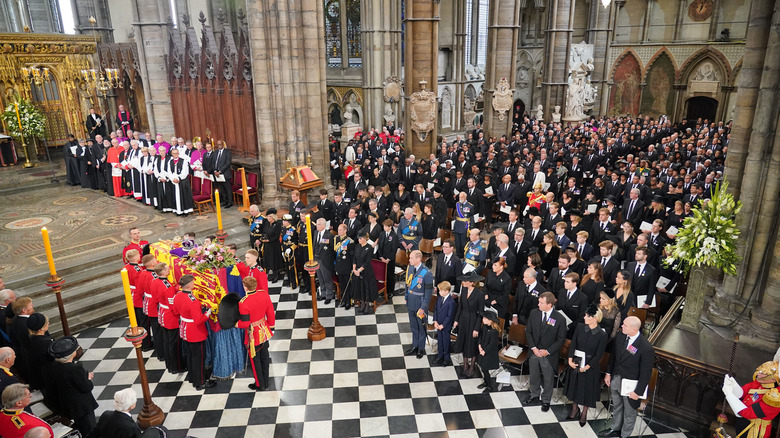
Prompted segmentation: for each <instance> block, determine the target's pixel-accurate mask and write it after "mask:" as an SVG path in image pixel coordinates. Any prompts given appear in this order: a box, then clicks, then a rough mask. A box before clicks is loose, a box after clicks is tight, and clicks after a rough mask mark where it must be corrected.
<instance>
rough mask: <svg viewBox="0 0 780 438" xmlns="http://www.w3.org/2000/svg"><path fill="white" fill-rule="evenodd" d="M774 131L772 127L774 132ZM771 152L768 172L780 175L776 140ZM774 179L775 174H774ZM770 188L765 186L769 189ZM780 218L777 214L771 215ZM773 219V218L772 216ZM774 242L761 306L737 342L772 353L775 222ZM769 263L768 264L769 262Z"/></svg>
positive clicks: (776, 326)
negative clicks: (741, 341) (769, 170)
mask: <svg viewBox="0 0 780 438" xmlns="http://www.w3.org/2000/svg"><path fill="white" fill-rule="evenodd" d="M777 128H778V127H776V129H777ZM774 149H775V151H774V154H773V159H772V164H771V167H772V170H774V171H775V172H779V171H780V140H777V141H775V147H774ZM774 175H777V173H774ZM769 186H770V184H767V188H769ZM771 186H772V187H773V188H774V189H775V190H780V188H779V187H778V178H775V179H774V181H773V184H771ZM775 214H776V215H777V214H780V212H775ZM775 217H777V216H775ZM775 222H776V223H775V229H774V232H775V234H774V241H773V242H772V243H771V245H772V249H773V251H772V252H770V254H769V257H768V261H767V263H770V265H769V271H768V272H769V278H768V279H767V281H766V287H765V288H764V289H763V291H764V296H763V297H762V299H761V304H760V305H756V306H754V307H753V308H752V309H751V312H750V322H749V323H748V325H747V327H746V330H745V332H746V335H747V336H743V338H741V339H742V340H744V341H745V342H747V343H748V344H750V345H755V346H757V347H760V348H763V349H765V350H774V349H775V348H776V347H777V345H778V343H780V242H778V239H777V236H778V234H780V233H778V232H780V221H777V220H776V221H775ZM770 260H771V262H770Z"/></svg>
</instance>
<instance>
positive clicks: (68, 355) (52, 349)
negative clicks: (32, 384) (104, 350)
mask: <svg viewBox="0 0 780 438" xmlns="http://www.w3.org/2000/svg"><path fill="white" fill-rule="evenodd" d="M78 348H79V343H78V341H77V340H76V338H74V337H73V336H65V337H63V338H60V339H57V340H56V341H54V342H53V343H52V344H51V345H50V346H49V354H50V355H51V356H52V357H54V364H53V365H52V367H51V374H52V375H53V376H57V378H56V379H52V396H53V397H54V398H55V399H56V400H57V403H56V404H57V405H58V406H59V412H57V413H58V414H60V415H64V416H65V417H68V418H70V419H71V420H73V428H74V429H76V430H78V431H79V432H81V436H87V435H88V434H89V432H90V431H91V430H92V428H93V427H95V408H97V407H98V404H97V402H96V401H95V397H94V396H93V395H92V388H93V387H94V385H93V384H92V377H94V374H92V373H88V372H87V370H85V369H84V367H83V366H82V365H81V364H80V363H73V359H74V358H75V357H76V350H78Z"/></svg>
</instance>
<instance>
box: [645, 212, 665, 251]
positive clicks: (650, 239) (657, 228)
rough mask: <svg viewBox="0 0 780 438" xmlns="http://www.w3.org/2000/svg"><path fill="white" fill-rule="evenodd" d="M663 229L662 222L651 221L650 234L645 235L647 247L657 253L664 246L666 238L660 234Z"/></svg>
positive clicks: (657, 220)
mask: <svg viewBox="0 0 780 438" xmlns="http://www.w3.org/2000/svg"><path fill="white" fill-rule="evenodd" d="M663 229H664V221H662V220H661V219H656V220H654V221H653V224H652V228H651V229H650V232H649V233H647V246H648V247H650V248H652V249H654V250H655V252H657V253H659V252H661V250H663V248H664V246H666V237H664V236H663V234H661V231H663ZM643 234H644V233H643Z"/></svg>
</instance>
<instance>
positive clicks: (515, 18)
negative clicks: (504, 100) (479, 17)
mask: <svg viewBox="0 0 780 438" xmlns="http://www.w3.org/2000/svg"><path fill="white" fill-rule="evenodd" d="M518 41H520V0H492V1H491V2H490V11H489V13H488V40H487V55H488V56H487V62H486V66H485V85H484V88H483V89H484V90H485V111H484V114H485V124H484V128H485V135H486V136H491V137H492V136H495V137H501V136H502V135H506V136H507V138H508V137H509V136H510V135H511V134H512V132H511V131H512V107H513V105H512V104H513V102H514V96H512V97H511V98H510V99H509V108H508V110H507V111H506V112H505V113H504V114H503V115H500V114H499V112H498V111H496V110H495V109H493V101H494V99H495V96H494V93H495V92H496V86H497V85H498V83H499V81H501V79H502V78H506V80H507V82H509V90H511V91H514V89H515V85H516V84H515V83H516V82H517V75H516V74H515V68H516V67H515V66H516V64H517V43H518Z"/></svg>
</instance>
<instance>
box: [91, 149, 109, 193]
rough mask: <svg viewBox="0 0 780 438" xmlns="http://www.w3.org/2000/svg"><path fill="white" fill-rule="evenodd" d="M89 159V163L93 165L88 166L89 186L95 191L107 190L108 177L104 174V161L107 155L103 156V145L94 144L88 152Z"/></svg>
mask: <svg viewBox="0 0 780 438" xmlns="http://www.w3.org/2000/svg"><path fill="white" fill-rule="evenodd" d="M87 154H89V159H88V160H87V161H89V162H91V163H92V164H89V165H88V169H89V170H87V174H88V175H89V184H90V186H91V187H92V188H93V189H94V190H105V189H106V176H105V174H104V172H103V162H102V161H101V160H103V159H104V158H105V155H104V154H103V145H98V144H93V145H92V147H90V148H89V149H88V150H87Z"/></svg>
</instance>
